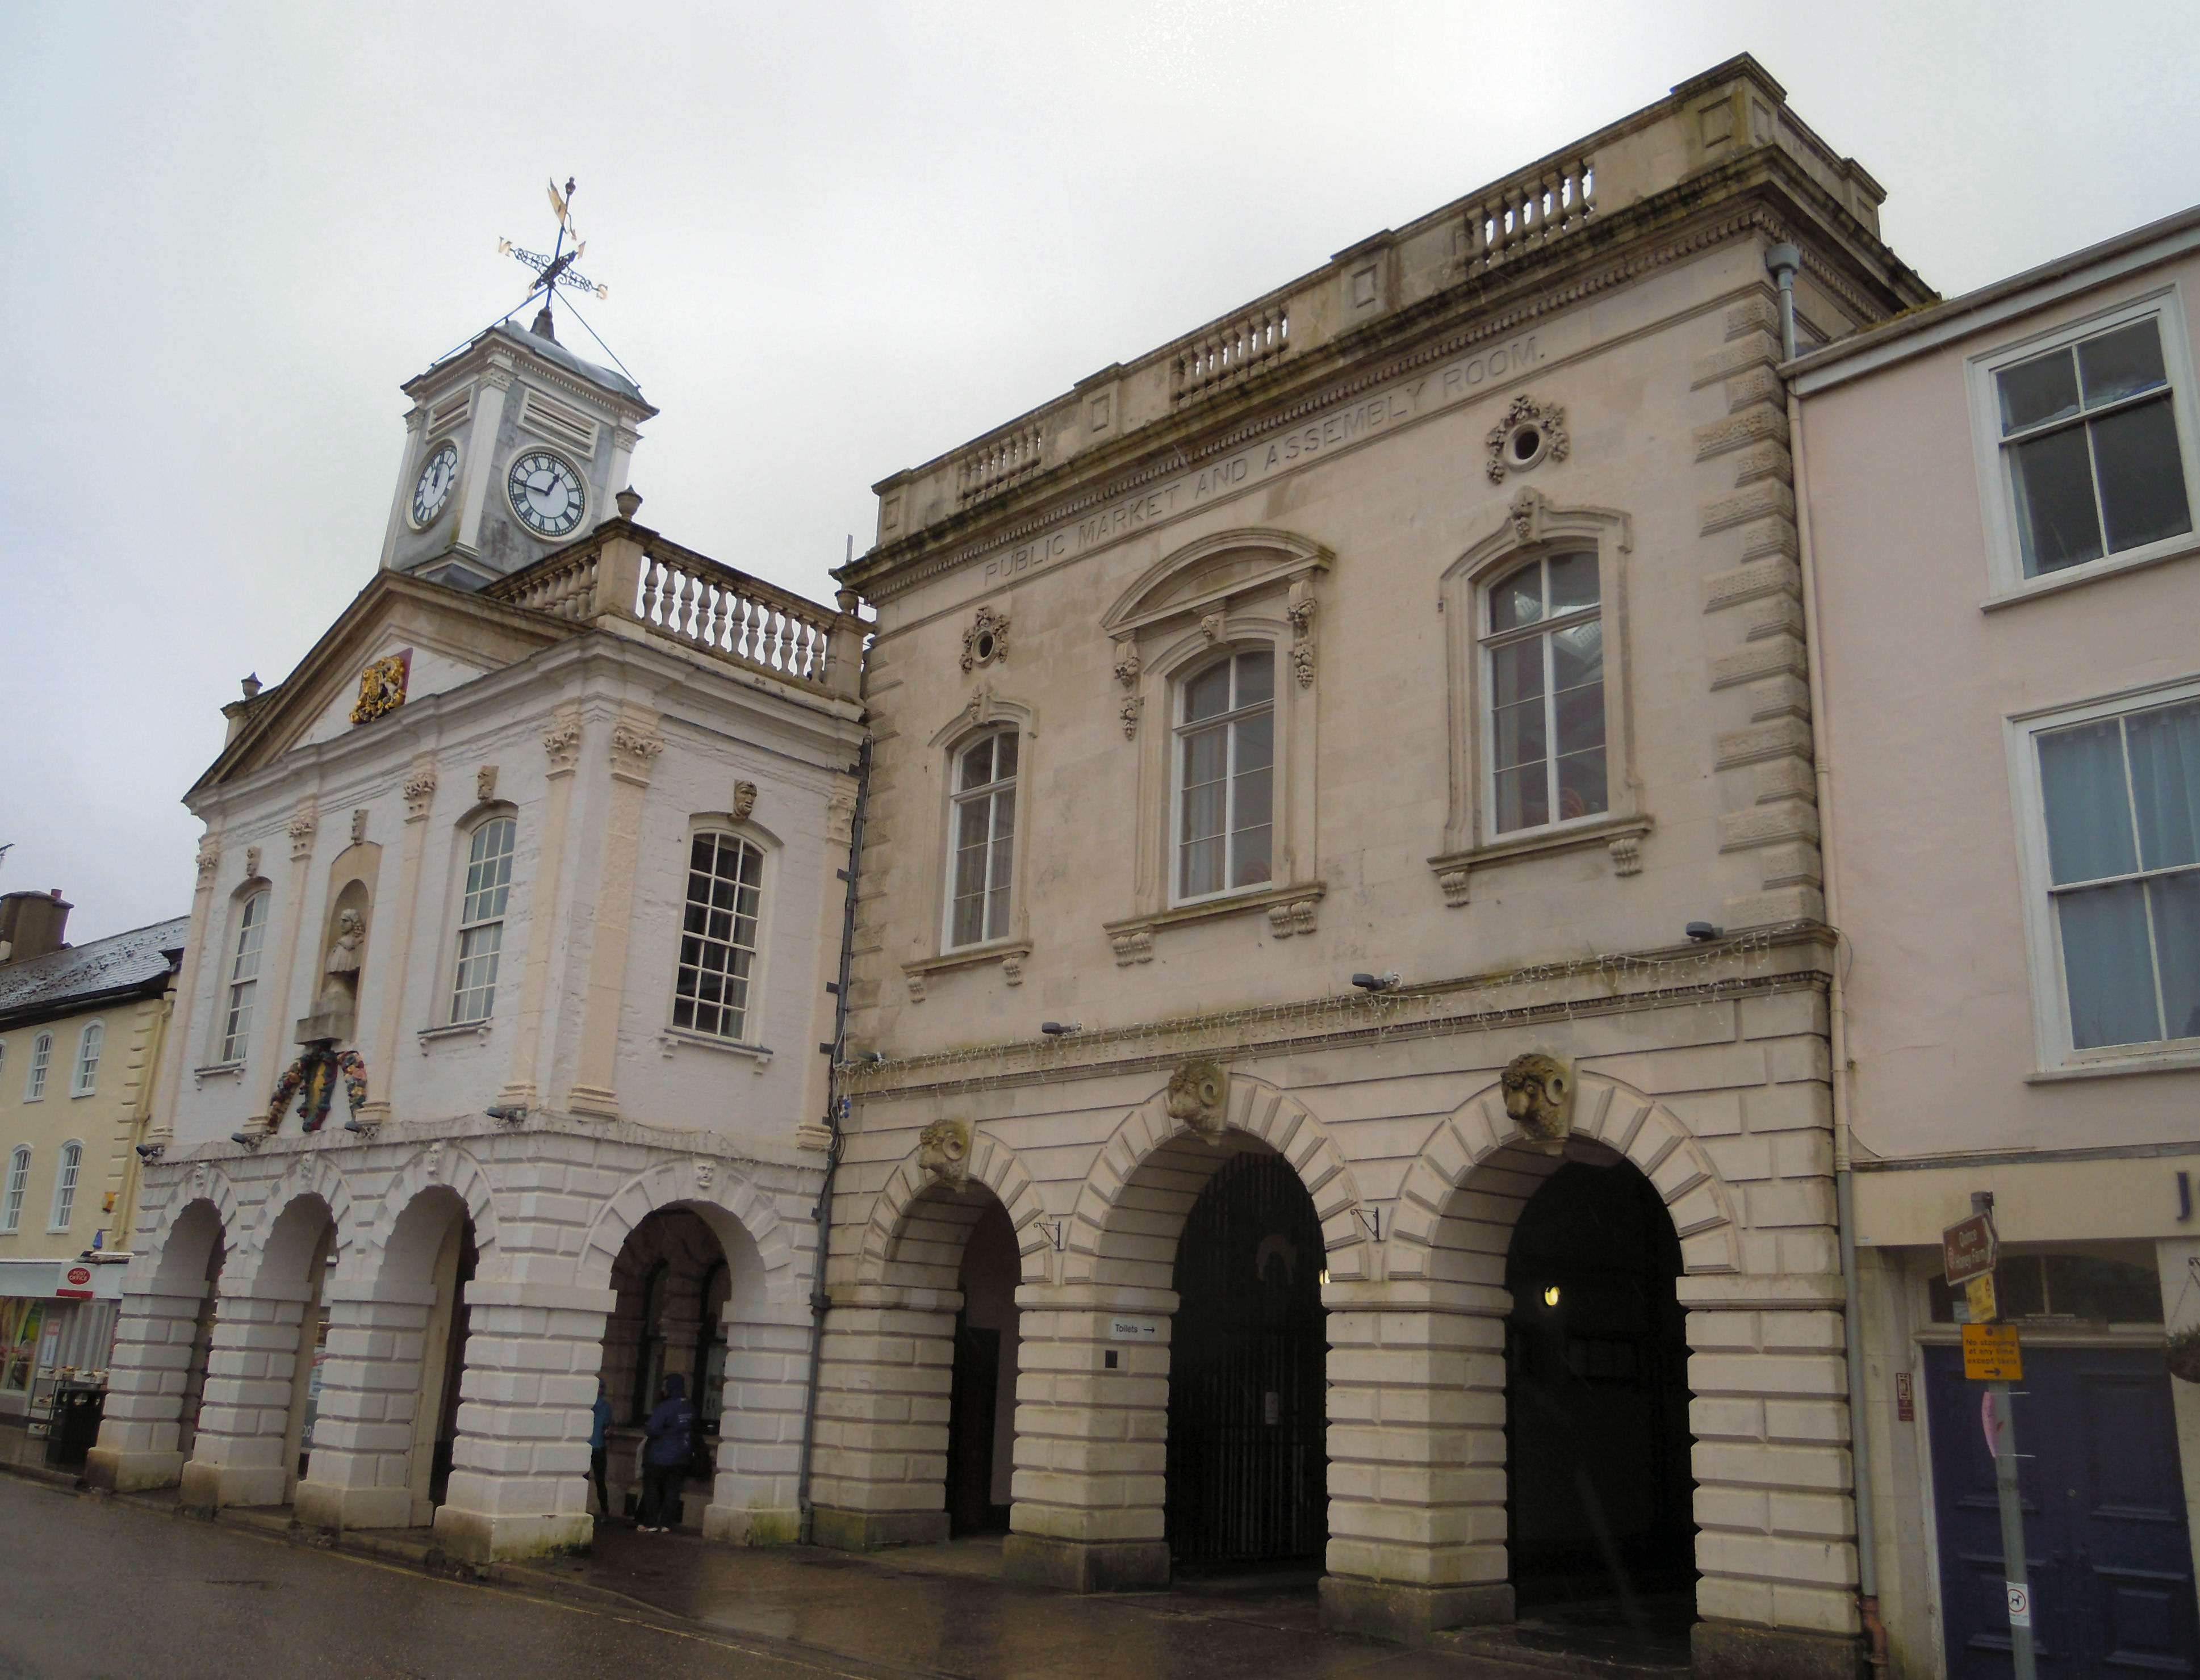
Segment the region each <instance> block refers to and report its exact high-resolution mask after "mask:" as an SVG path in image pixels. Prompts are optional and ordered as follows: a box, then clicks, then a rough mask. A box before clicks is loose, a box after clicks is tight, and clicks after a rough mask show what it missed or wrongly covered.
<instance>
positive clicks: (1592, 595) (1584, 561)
mask: <svg viewBox="0 0 2200 1680" xmlns="http://www.w3.org/2000/svg"><path fill="white" fill-rule="evenodd" d="M1595 604H1596V556H1594V554H1561V555H1559V556H1557V557H1554V558H1553V560H1552V562H1551V616H1552V617H1553V618H1556V617H1557V616H1558V615H1559V614H1560V613H1563V612H1573V611H1576V610H1578V609H1580V608H1583V607H1593V606H1594V605H1595Z"/></svg>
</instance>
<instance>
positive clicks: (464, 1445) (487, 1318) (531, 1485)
mask: <svg viewBox="0 0 2200 1680" xmlns="http://www.w3.org/2000/svg"><path fill="white" fill-rule="evenodd" d="M617 1304H618V1295H617V1292H616V1291H615V1290H610V1289H582V1288H577V1287H573V1286H567V1285H561V1284H548V1283H496V1282H490V1281H486V1280H482V1279H479V1278H477V1279H476V1280H474V1281H473V1282H471V1283H470V1284H468V1285H467V1286H466V1305H467V1307H468V1309H469V1315H468V1321H467V1334H466V1346H465V1362H466V1368H465V1377H464V1379H463V1380H462V1383H461V1385H460V1387H459V1435H458V1441H457V1444H456V1445H455V1446H454V1447H453V1451H452V1455H451V1481H450V1487H449V1490H448V1494H447V1496H446V1499H445V1502H444V1503H443V1505H442V1507H441V1508H438V1509H437V1511H436V1539H437V1541H438V1542H439V1543H441V1544H442V1548H443V1549H444V1551H445V1552H447V1553H448V1554H449V1555H451V1556H452V1557H453V1558H456V1559H459V1560H462V1561H465V1562H476V1563H477V1562H484V1561H487V1560H489V1559H491V1558H516V1557H540V1556H542V1555H547V1554H549V1553H553V1552H560V1551H567V1550H570V1549H573V1548H576V1547H580V1546H585V1545H587V1544H588V1542H589V1540H590V1539H591V1538H592V1537H593V1536H594V1533H595V1521H594V1519H593V1518H592V1517H590V1516H589V1515H588V1435H589V1432H590V1431H591V1430H592V1428H593V1427H594V1421H595V1403H596V1373H597V1371H598V1370H599V1368H601V1366H602V1364H603V1361H604V1325H605V1322H606V1321H607V1320H608V1319H609V1318H610V1316H611V1311H612V1310H613V1309H614V1308H615V1307H616V1306H617Z"/></svg>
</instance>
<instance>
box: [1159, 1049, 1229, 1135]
mask: <svg viewBox="0 0 2200 1680" xmlns="http://www.w3.org/2000/svg"><path fill="white" fill-rule="evenodd" d="M1229 1101H1230V1076H1229V1075H1228V1074H1226V1073H1225V1072H1224V1071H1223V1070H1221V1068H1220V1066H1219V1065H1216V1064H1215V1063H1214V1062H1208V1061H1193V1062H1186V1063H1185V1065H1183V1066H1182V1067H1180V1068H1179V1069H1178V1070H1176V1071H1175V1073H1173V1075H1171V1076H1170V1077H1169V1082H1168V1112H1169V1118H1170V1119H1172V1120H1178V1121H1181V1122H1182V1123H1184V1124H1185V1125H1186V1126H1189V1127H1190V1128H1191V1129H1192V1130H1193V1131H1195V1132H1202V1133H1204V1134H1206V1135H1208V1136H1209V1137H1213V1136H1215V1135H1219V1134H1220V1132H1221V1130H1222V1115H1223V1111H1224V1110H1225V1109H1226V1108H1227V1107H1228V1105H1229Z"/></svg>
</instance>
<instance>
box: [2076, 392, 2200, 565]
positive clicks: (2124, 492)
mask: <svg viewBox="0 0 2200 1680" xmlns="http://www.w3.org/2000/svg"><path fill="white" fill-rule="evenodd" d="M2092 433H2093V464H2094V466H2095V468H2096V469H2097V470H2098V471H2099V473H2100V475H2101V512H2102V515H2103V517H2105V518H2106V519H2107V520H2108V522H2109V553H2111V554H2116V553H2121V551H2123V550H2125V549H2127V548H2137V547H2139V545H2141V544H2143V543H2150V542H2160V541H2161V540H2162V539H2163V538H2164V537H2174V536H2178V535H2180V534H2183V533H2185V532H2186V531H2189V530H2191V528H2192V514H2191V508H2190V507H2189V505H2187V503H2186V501H2185V463H2184V462H2183V460H2181V459H2180V458H2179V456H2178V452H2177V422H2176V420H2175V419H2174V418H2173V417H2172V416H2171V414H2170V412H2169V399H2168V397H2164V398H2162V400H2160V401H2159V402H2150V403H2141V404H2140V405H2139V406H2138V407H2137V408H2127V409H2125V410H2124V411H2122V412H2121V413H2120V414H2111V415H2109V417H2107V418H2106V419H2104V420H2096V421H2095V422H2094V423H2093V425H2092Z"/></svg>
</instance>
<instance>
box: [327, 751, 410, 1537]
mask: <svg viewBox="0 0 2200 1680" xmlns="http://www.w3.org/2000/svg"><path fill="white" fill-rule="evenodd" d="M404 791H405V842H404V848H403V849H402V851H401V852H400V854H399V855H398V864H397V901H396V902H395V904H393V905H392V906H391V907H390V908H391V911H392V912H393V913H394V916H395V920H394V922H393V924H392V926H391V928H390V932H389V938H388V939H387V940H386V941H385V942H383V951H385V952H386V953H388V954H387V955H386V956H383V957H382V958H380V959H379V960H377V962H376V963H375V965H374V967H375V970H376V972H377V976H378V977H379V982H380V983H379V984H378V986H377V988H376V989H377V991H378V992H379V993H380V996H379V997H378V998H377V1000H376V1007H377V1010H378V1011H379V1012H380V1017H379V1018H378V1019H377V1021H376V1023H375V1032H374V1059H373V1060H372V1061H371V1062H369V1063H368V1064H367V1067H366V1077H367V1089H368V1091H369V1093H370V1094H371V1095H370V1099H369V1100H368V1101H367V1102H366V1104H365V1105H364V1106H362V1107H361V1109H360V1123H361V1124H363V1125H374V1126H378V1125H381V1124H382V1123H383V1122H385V1121H387V1120H388V1119H389V1100H390V1094H391V1093H390V1087H391V1084H392V1083H393V1076H395V1073H396V1070H397V1045H398V1041H399V1035H400V1034H401V1033H402V1032H403V1031H404V1030H405V981H406V977H407V976H408V975H410V974H411V973H412V923H413V919H414V917H415V915H416V914H417V913H418V910H419V907H420V864H421V855H422V853H423V852H424V850H425V849H426V848H427V843H428V811H429V808H430V806H432V805H433V804H434V803H435V800H436V755H435V754H433V753H431V752H424V753H415V754H414V755H413V756H412V767H410V768H409V769H408V770H407V772H406V773H405V785H404ZM330 1330H331V1333H334V1330H335V1324H334V1321H331V1324H330ZM314 1433H315V1443H314V1444H315V1445H316V1446H317V1447H318V1446H319V1430H318V1428H317V1429H316V1430H315V1432H314ZM302 1493H303V1490H302V1489H301V1496H302Z"/></svg>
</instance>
